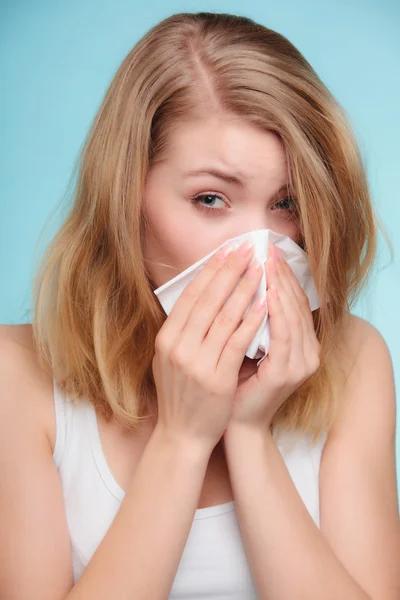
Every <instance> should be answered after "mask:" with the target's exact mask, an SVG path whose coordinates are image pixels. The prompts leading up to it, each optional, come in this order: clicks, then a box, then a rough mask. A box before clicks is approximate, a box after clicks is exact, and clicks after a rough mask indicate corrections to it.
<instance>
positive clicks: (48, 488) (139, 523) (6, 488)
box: [0, 332, 211, 600]
mask: <svg viewBox="0 0 400 600" xmlns="http://www.w3.org/2000/svg"><path fill="white" fill-rule="evenodd" d="M0 333H1V335H0V390H1V391H0V481H1V486H0V565H1V569H0V597H1V598H7V599H8V600H28V598H29V600H39V599H40V600H61V599H63V600H64V599H68V600H80V599H85V600H90V599H91V598H93V599H95V600H103V599H107V600H109V599H110V598H135V599H137V600H141V599H146V600H147V599H148V598H151V599H152V600H158V599H160V600H161V599H162V600H165V599H166V598H168V595H169V593H170V589H171V587H172V584H173V580H174V577H175V573H176V570H177V568H178V565H179V561H180V558H181V555H182V552H183V549H184V546H185V543H186V539H187V536H188V534H189V531H190V527H191V525H192V519H193V515H194V513H195V510H196V507H197V503H198V498H199V496H200V491H201V487H202V484H203V479H204V476H205V472H206V468H207V464H208V459H209V454H210V453H211V452H209V453H208V452H205V451H204V450H203V448H199V447H197V446H195V445H194V444H191V443H190V442H187V441H185V442H187V443H183V440H182V441H180V442H178V441H173V440H171V439H169V438H168V437H167V435H166V434H165V433H164V432H163V431H161V430H160V429H157V427H156V429H155V431H154V433H153V435H152V437H151V438H150V440H149V442H148V444H147V446H146V448H145V450H144V452H143V455H142V457H141V460H140V462H139V464H138V467H137V469H136V472H135V475H134V478H133V480H132V483H131V486H130V489H129V490H128V491H127V494H126V497H125V498H124V500H123V502H122V504H121V507H120V510H119V512H118V513H117V515H116V518H115V519H114V521H113V523H112V525H111V526H110V528H109V530H108V531H107V533H106V535H105V536H104V539H103V540H102V542H101V544H100V545H99V547H98V549H97V550H96V552H95V554H94V555H93V557H92V559H91V561H90V563H89V564H88V566H87V568H86V570H85V571H84V573H83V574H82V576H81V578H80V579H79V581H78V582H77V583H76V585H75V586H74V587H73V581H72V569H71V552H70V541H69V537H68V531H67V524H66V518H65V511H64V504H63V498H62V490H61V484H60V479H59V475H58V472H57V469H56V467H55V465H54V463H53V460H52V451H51V447H50V444H49V442H48V439H47V436H46V434H45V432H44V431H45V428H44V426H43V423H44V421H45V420H46V418H47V419H48V417H46V418H44V414H45V413H46V414H47V415H48V414H49V411H48V409H49V406H47V405H46V406H45V407H44V406H43V403H44V396H47V397H48V398H52V395H51V382H50V383H49V382H47V381H46V383H44V381H45V378H44V376H43V374H42V373H40V371H39V370H38V369H39V368H38V366H37V365H35V364H34V362H35V361H34V359H33V355H32V352H29V350H27V349H26V348H22V347H21V346H19V345H18V344H16V343H15V342H14V341H11V340H10V339H7V337H6V336H5V335H4V333H2V332H0ZM44 392H46V394H44Z"/></svg>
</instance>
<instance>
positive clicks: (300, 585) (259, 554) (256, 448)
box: [224, 428, 370, 600]
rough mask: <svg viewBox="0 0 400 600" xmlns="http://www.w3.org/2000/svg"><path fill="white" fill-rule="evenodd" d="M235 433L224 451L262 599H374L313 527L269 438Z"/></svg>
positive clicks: (248, 551)
mask: <svg viewBox="0 0 400 600" xmlns="http://www.w3.org/2000/svg"><path fill="white" fill-rule="evenodd" d="M254 433H255V432H253V431H252V432H250V431H246V430H245V429H240V428H237V429H236V430H233V429H232V430H231V432H230V435H229V436H228V435H227V436H226V437H225V440H224V443H225V452H226V457H227V463H228V467H229V473H230V477H231V484H232V490H233V494H234V497H235V503H236V510H237V515H238V520H239V525H240V530H241V534H242V537H243V542H244V545H245V548H246V553H247V556H248V560H249V564H250V567H251V571H252V573H253V577H254V581H255V584H256V587H257V591H258V593H259V595H260V600H262V599H264V598H265V599H268V600H293V598H296V599H297V600H301V599H304V600H320V599H321V598H324V599H326V600H339V599H342V598H346V599H348V600H370V598H369V596H368V595H367V594H366V593H365V592H364V591H363V590H362V589H361V588H360V587H359V585H358V584H357V583H356V582H355V581H354V579H353V578H352V577H351V576H350V574H349V573H348V571H347V570H346V569H345V568H344V567H343V565H342V564H341V563H340V562H339V560H338V559H337V557H336V555H335V554H334V552H333V551H332V549H331V548H330V546H329V544H328V543H327V542H326V540H325V539H324V537H323V535H322V534H321V532H320V530H319V529H318V527H317V525H316V524H315V523H314V521H313V519H312V517H311V515H310V514H309V512H308V510H307V508H306V506H305V505H304V503H303V501H302V499H301V497H300V495H299V494H298V492H297V489H296V487H295V485H294V483H293V481H292V479H291V477H290V474H289V472H288V470H287V467H286V465H285V463H284V460H283V458H282V456H281V454H280V452H279V449H278V448H277V446H276V444H275V441H274V439H273V437H272V436H271V435H270V434H265V435H264V436H261V435H253V434H254Z"/></svg>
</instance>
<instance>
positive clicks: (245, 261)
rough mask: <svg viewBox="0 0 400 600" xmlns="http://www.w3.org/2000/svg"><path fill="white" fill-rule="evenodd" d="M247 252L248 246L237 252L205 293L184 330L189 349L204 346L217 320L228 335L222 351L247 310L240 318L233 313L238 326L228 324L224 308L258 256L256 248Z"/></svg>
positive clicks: (254, 285) (225, 336)
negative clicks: (255, 255) (252, 259)
mask: <svg viewBox="0 0 400 600" xmlns="http://www.w3.org/2000/svg"><path fill="white" fill-rule="evenodd" d="M245 250H246V246H245V245H244V246H241V247H240V248H239V249H238V250H237V251H235V252H232V253H231V255H230V256H229V257H228V259H227V261H226V263H225V264H224V266H223V267H222V268H221V269H219V271H217V273H216V275H215V276H214V278H213V279H212V280H211V282H210V283H209V284H208V285H207V287H206V288H204V290H203V291H202V292H201V294H200V296H199V298H198V300H197V302H196V304H195V306H194V308H193V310H192V312H191V314H190V315H189V318H188V320H187V323H186V325H185V327H184V329H183V331H182V344H184V343H185V342H187V344H188V348H193V347H195V348H198V347H199V346H200V345H201V344H203V342H204V341H205V338H206V336H207V334H208V332H209V330H210V328H211V327H212V325H213V323H214V322H215V320H217V323H218V326H219V325H221V327H219V332H220V335H221V333H222V334H223V335H224V339H223V340H222V346H221V347H220V351H221V350H222V348H223V347H224V345H225V344H226V342H227V340H228V338H229V336H230V335H231V333H232V331H233V330H234V329H235V328H236V326H237V324H238V323H239V321H240V318H241V317H242V315H243V312H244V310H245V308H246V307H245V308H244V309H243V312H242V313H241V314H239V315H237V311H236V314H235V312H233V313H232V311H231V313H232V318H233V319H234V321H235V322H234V323H233V322H232V321H230V322H228V318H227V312H226V311H224V313H223V314H222V315H221V312H222V311H221V309H222V307H223V306H224V305H225V303H226V302H227V300H228V299H229V298H230V297H231V296H232V294H235V290H236V288H237V286H238V285H239V283H240V281H241V280H243V278H244V277H245V272H246V269H247V267H248V265H249V263H250V261H251V258H252V255H253V253H254V247H253V246H252V245H251V246H250V247H249V248H248V252H247V253H246V252H245ZM246 281H247V280H246ZM251 281H252V283H251V287H252V294H251V295H250V297H249V295H248V297H247V306H248V305H249V303H250V301H251V298H252V296H254V294H255V292H256V289H257V285H258V282H256V281H255V280H254V281H253V280H251ZM242 304H243V300H242ZM231 306H232V305H231ZM230 316H231V315H230ZM232 326H233V329H232ZM219 355H220V354H218V356H217V358H216V360H217V359H218V358H219ZM215 362H216V361H215ZM214 365H215V363H214Z"/></svg>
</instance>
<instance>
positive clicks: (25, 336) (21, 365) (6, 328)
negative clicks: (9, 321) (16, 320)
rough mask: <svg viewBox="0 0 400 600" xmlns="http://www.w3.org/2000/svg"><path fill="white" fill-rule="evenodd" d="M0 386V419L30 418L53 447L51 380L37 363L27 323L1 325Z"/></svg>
mask: <svg viewBox="0 0 400 600" xmlns="http://www.w3.org/2000/svg"><path fill="white" fill-rule="evenodd" d="M0 389H1V390H2V393H1V394H0V411H1V416H2V418H6V419H7V420H8V419H10V420H14V419H15V420H16V421H17V422H19V423H22V422H23V421H24V420H26V419H29V421H30V423H31V424H32V425H33V426H35V427H36V426H37V427H39V428H40V429H43V432H44V434H46V436H47V437H48V440H49V443H50V445H51V446H53V444H54V437H55V415H54V402H53V381H52V378H51V377H50V376H49V375H48V374H47V373H46V372H45V371H44V369H43V367H42V366H41V364H40V362H39V359H38V355H37V352H36V350H35V346H34V340H33V333H32V325H30V324H26V325H25V324H23V325H0Z"/></svg>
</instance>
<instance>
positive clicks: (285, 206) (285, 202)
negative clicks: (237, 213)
mask: <svg viewBox="0 0 400 600" xmlns="http://www.w3.org/2000/svg"><path fill="white" fill-rule="evenodd" d="M213 198H217V199H218V200H221V202H224V203H225V201H224V199H223V198H222V197H221V196H219V195H218V194H213V193H206V194H198V195H197V196H193V197H192V198H191V199H190V201H191V202H192V204H194V205H195V206H196V208H198V209H199V210H206V211H208V212H209V213H211V212H216V213H221V212H224V211H226V210H229V209H228V208H214V207H213V206H210V199H211V202H213V200H212V199H213ZM203 199H206V201H208V202H209V204H203V203H202V200H203ZM225 204H226V203H225ZM279 205H281V206H279ZM274 207H277V209H276V210H279V211H281V210H282V211H284V212H289V213H294V212H296V210H297V204H296V200H295V199H294V198H293V197H292V196H287V197H285V198H282V200H279V202H276V203H275V204H273V205H272V208H274Z"/></svg>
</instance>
